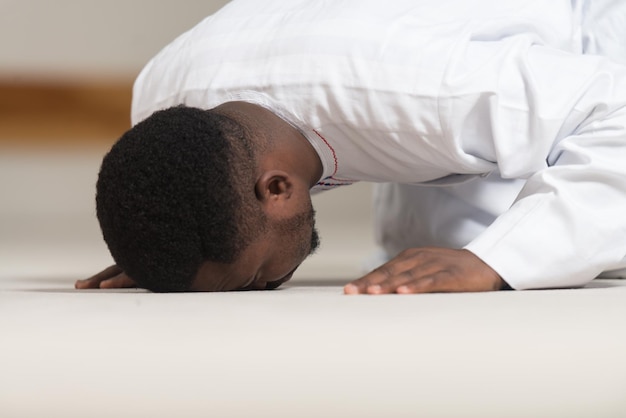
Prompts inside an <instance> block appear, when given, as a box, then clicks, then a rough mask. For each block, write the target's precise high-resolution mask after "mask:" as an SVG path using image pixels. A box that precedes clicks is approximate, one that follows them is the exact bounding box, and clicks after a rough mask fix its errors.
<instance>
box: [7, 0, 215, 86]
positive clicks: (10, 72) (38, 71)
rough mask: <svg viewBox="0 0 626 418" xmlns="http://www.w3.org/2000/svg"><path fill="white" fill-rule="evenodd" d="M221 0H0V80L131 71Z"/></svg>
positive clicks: (119, 74)
mask: <svg viewBox="0 0 626 418" xmlns="http://www.w3.org/2000/svg"><path fill="white" fill-rule="evenodd" d="M226 3H227V0H108V1H102V0H54V1H51V0H0V80H13V81H24V80H29V81H30V80H33V79H34V80H36V81H40V80H42V79H45V80H50V79H52V80H59V81H67V80H70V81H76V80H77V79H78V80H84V79H87V80H90V79H103V78H105V79H106V78H114V79H128V78H134V76H135V75H136V74H137V73H138V72H139V70H140V69H141V68H142V66H143V65H144V64H145V63H146V61H147V60H148V59H149V58H151V57H152V56H153V55H154V54H155V53H156V52H158V51H159V50H160V49H161V48H162V47H163V46H165V45H166V44H167V43H168V42H170V41H171V40H172V39H174V38H175V37H176V36H177V35H179V34H180V33H182V32H183V31H185V30H186V29H188V28H190V27H191V26H193V25H194V24H196V23H197V22H199V21H200V20H202V19H203V18H204V17H205V16H207V15H209V14H211V13H213V12H214V11H216V10H217V9H218V8H220V7H221V6H223V5H224V4H226Z"/></svg>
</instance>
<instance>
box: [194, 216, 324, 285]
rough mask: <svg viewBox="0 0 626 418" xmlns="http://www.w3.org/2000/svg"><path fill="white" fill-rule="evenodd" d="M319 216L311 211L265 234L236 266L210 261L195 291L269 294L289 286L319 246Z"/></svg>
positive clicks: (245, 252)
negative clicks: (316, 223) (261, 292)
mask: <svg viewBox="0 0 626 418" xmlns="http://www.w3.org/2000/svg"><path fill="white" fill-rule="evenodd" d="M314 224H315V213H314V211H313V209H312V208H311V209H310V210H309V211H307V212H304V213H301V214H298V215H296V216H294V217H292V218H290V219H287V220H285V221H282V222H280V223H279V224H277V225H274V226H273V227H272V228H269V231H268V232H266V233H263V234H261V236H259V237H258V238H257V239H256V240H255V241H254V242H253V243H252V244H250V245H249V246H248V248H246V249H245V250H244V251H243V252H242V254H241V255H240V257H239V259H238V260H237V261H236V262H235V263H233V264H223V263H216V262H212V261H206V262H204V263H203V264H202V265H201V266H200V269H199V270H198V273H197V274H196V278H195V280H194V283H193V285H192V287H191V290H193V291H205V292H206V291H209V292H211V291H227V290H265V289H275V288H277V287H278V286H280V285H281V284H283V283H285V282H286V281H288V280H289V279H291V276H292V275H293V273H294V271H295V270H296V269H297V268H298V266H300V263H302V261H304V259H305V258H306V257H308V256H309V255H310V254H312V253H313V252H314V251H315V250H316V248H317V247H318V246H319V236H318V233H317V230H316V229H315V225H314Z"/></svg>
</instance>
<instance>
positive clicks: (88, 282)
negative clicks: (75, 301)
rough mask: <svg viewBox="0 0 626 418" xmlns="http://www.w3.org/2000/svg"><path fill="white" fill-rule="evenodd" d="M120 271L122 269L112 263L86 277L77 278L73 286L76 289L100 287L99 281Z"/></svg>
mask: <svg viewBox="0 0 626 418" xmlns="http://www.w3.org/2000/svg"><path fill="white" fill-rule="evenodd" d="M120 273H122V269H121V268H120V267H118V266H117V265H115V264H114V265H112V266H109V267H107V268H105V269H104V270H102V271H101V272H100V273H97V274H94V275H93V276H91V277H89V278H88V279H82V280H77V281H76V283H75V284H74V287H75V288H76V289H97V288H98V287H100V283H101V282H102V281H103V280H107V279H110V278H112V277H115V276H117V275H118V274H120Z"/></svg>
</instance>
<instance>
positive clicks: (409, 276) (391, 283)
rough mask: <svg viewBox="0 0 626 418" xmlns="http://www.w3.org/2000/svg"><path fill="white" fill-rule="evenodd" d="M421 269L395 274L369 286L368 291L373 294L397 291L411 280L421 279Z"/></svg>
mask: <svg viewBox="0 0 626 418" xmlns="http://www.w3.org/2000/svg"><path fill="white" fill-rule="evenodd" d="M420 273H421V271H418V270H407V271H403V272H400V273H399V274H396V275H394V276H391V277H389V278H387V279H386V280H384V281H382V282H380V283H378V284H376V285H372V286H368V287H367V289H366V291H367V293H368V294H371V295H383V294H389V293H396V290H397V289H398V288H399V287H402V286H404V285H407V284H409V283H411V282H415V281H417V280H420V277H419V276H418V275H419V274H420Z"/></svg>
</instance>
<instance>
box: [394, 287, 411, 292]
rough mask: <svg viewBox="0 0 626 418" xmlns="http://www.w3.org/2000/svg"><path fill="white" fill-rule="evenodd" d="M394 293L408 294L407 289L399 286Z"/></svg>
mask: <svg viewBox="0 0 626 418" xmlns="http://www.w3.org/2000/svg"><path fill="white" fill-rule="evenodd" d="M396 293H409V288H408V287H406V286H400V287H399V288H397V289H396Z"/></svg>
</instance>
